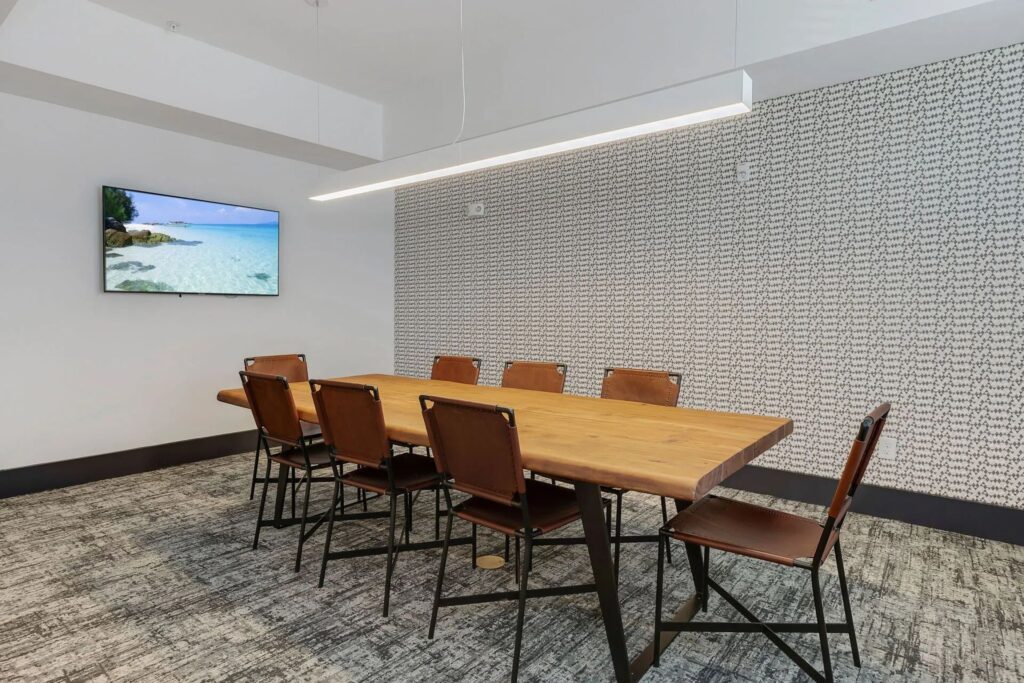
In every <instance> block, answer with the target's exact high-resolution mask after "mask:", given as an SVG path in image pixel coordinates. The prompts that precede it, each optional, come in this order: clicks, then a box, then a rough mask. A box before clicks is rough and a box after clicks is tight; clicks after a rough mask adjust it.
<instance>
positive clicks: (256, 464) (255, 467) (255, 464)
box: [249, 434, 260, 500]
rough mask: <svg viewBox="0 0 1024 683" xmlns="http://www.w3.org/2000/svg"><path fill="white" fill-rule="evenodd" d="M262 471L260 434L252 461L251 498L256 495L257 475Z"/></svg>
mask: <svg viewBox="0 0 1024 683" xmlns="http://www.w3.org/2000/svg"><path fill="white" fill-rule="evenodd" d="M259 473H260V435H259V434H257V435H256V457H255V458H253V461H252V481H251V482H249V500H252V499H253V498H254V497H255V496H256V477H257V476H259Z"/></svg>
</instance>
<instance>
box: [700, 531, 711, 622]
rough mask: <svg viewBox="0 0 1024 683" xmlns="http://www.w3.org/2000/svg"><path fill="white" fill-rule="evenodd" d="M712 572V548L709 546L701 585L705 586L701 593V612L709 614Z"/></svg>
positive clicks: (705, 551) (706, 547)
mask: <svg viewBox="0 0 1024 683" xmlns="http://www.w3.org/2000/svg"><path fill="white" fill-rule="evenodd" d="M710 570H711V548H710V547H709V546H704V577H703V583H702V584H701V585H702V586H703V589H702V592H701V600H700V610H701V611H702V612H707V611H708V593H709V592H710V591H708V577H709V576H711V571H710Z"/></svg>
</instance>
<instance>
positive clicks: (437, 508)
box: [434, 487, 441, 541]
mask: <svg viewBox="0 0 1024 683" xmlns="http://www.w3.org/2000/svg"><path fill="white" fill-rule="evenodd" d="M440 538H441V488H440V487H438V488H436V489H434V540H435V541H437V540H439V539H440Z"/></svg>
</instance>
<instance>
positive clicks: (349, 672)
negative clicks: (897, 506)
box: [0, 455, 1024, 683]
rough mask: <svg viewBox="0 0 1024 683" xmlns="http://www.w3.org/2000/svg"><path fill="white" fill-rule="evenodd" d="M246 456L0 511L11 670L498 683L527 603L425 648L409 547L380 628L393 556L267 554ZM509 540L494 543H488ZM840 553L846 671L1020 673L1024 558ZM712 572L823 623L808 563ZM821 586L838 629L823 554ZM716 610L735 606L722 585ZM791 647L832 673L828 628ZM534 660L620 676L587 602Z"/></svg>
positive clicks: (495, 576)
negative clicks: (850, 610) (855, 648)
mask: <svg viewBox="0 0 1024 683" xmlns="http://www.w3.org/2000/svg"><path fill="white" fill-rule="evenodd" d="M250 463H251V460H250V456H248V455H239V456H235V457H229V458H223V459H220V460H214V461H207V462H202V463H196V464H191V465H185V466H181V467H175V468H171V469H166V470H161V471H158V472H150V473H146V474H141V475H137V476H132V477H124V478H120V479H113V480H108V481H102V482H97V483H94V484H88V485H84V486H77V487H73V488H68V489H63V490H57V491H51V492H46V493H41V494H35V495H30V496H23V497H20V498H12V499H7V500H3V501H0V553H2V556H3V560H2V562H0V605H2V611H0V680H4V681H14V680H17V681H132V680H160V681H178V680H180V681H199V680H204V681H206V680H215V681H241V680H296V681H317V680H331V681H425V680H429V681H446V682H447V681H495V680H505V679H507V677H508V674H509V668H510V664H511V651H512V635H513V628H514V603H508V602H506V603H492V604H487V605H479V606H473V607H454V608H448V609H443V610H442V612H441V615H440V619H439V624H438V634H437V637H436V638H435V640H434V641H428V640H427V638H426V630H427V622H428V619H429V613H430V599H431V592H432V587H433V582H434V579H435V576H436V571H437V561H438V555H439V551H436V550H428V551H421V552H417V553H408V554H405V555H403V556H401V557H400V559H399V561H398V565H397V569H396V579H395V584H394V592H393V594H392V616H391V617H390V618H388V619H385V618H383V617H381V615H380V608H381V601H382V594H383V592H382V590H383V589H382V577H383V564H384V562H383V558H381V557H370V558H360V559H354V560H348V561H344V562H337V563H334V564H332V565H331V566H330V567H329V568H328V574H327V583H326V584H325V586H324V588H322V589H320V590H317V588H316V578H317V572H318V569H319V552H320V550H321V548H322V542H323V534H322V533H320V534H318V535H317V536H316V537H314V538H313V539H312V541H311V542H310V545H309V546H307V554H306V560H305V563H304V565H303V568H302V571H301V572H300V573H298V574H295V573H293V572H292V567H291V565H292V562H293V558H294V550H295V541H296V534H295V532H296V531H297V530H296V529H295V528H294V527H293V528H291V529H286V530H277V529H273V528H267V529H265V530H264V532H263V536H262V539H261V544H260V548H259V550H257V551H253V550H251V549H250V546H251V542H252V532H253V526H254V520H255V515H256V503H255V502H250V501H248V500H246V495H245V493H246V492H247V487H248V480H247V478H248V471H249V467H250ZM329 489H330V485H329V484H321V485H320V486H319V491H320V494H319V495H315V499H316V504H315V505H313V506H312V507H313V509H323V508H324V507H325V506H326V501H327V500H328V499H329ZM314 490H315V491H316V489H314ZM723 493H724V494H725V495H742V497H743V498H745V499H750V500H759V501H764V500H766V499H764V498H763V497H756V496H751V495H747V494H734V493H733V492H727V491H726V492H723ZM626 501H627V510H626V526H627V528H628V529H631V530H637V531H639V530H641V529H644V528H653V527H654V526H656V524H657V522H658V520H659V518H660V515H659V510H658V508H657V503H656V499H652V498H648V497H646V496H640V495H635V494H634V495H630V496H627V498H626ZM774 502H775V503H776V504H777V505H779V506H780V507H782V508H784V509H788V510H794V511H800V512H804V513H807V514H815V513H817V512H819V511H818V510H814V509H813V508H811V507H809V506H806V505H801V504H795V503H789V502H785V501H774ZM375 507H381V505H380V501H376V502H375ZM432 507H433V500H432V497H429V496H428V497H425V498H424V499H423V500H421V501H420V502H419V503H418V505H417V509H416V513H417V519H418V520H422V521H420V522H419V523H418V524H417V526H416V527H415V529H414V533H413V536H414V539H415V538H421V539H422V538H424V537H426V536H428V535H432V531H433V525H432V524H431V523H430V522H429V521H428V520H429V518H430V516H431V513H432ZM458 529H459V527H458V526H457V527H456V533H458ZM384 530H385V523H384V521H383V520H369V521H362V522H350V523H348V524H347V525H346V526H345V527H342V531H341V532H339V533H338V535H337V536H336V538H337V539H339V540H340V541H341V543H343V544H344V545H345V546H346V547H354V546H356V545H358V544H362V543H373V544H376V543H379V542H381V541H382V540H383V537H384ZM570 533H574V534H578V530H576V529H573V530H571V531H570ZM501 543H502V542H501V541H500V539H499V538H498V537H496V536H490V535H483V534H482V536H481V544H482V551H497V550H498V549H499V548H500V547H501ZM844 546H845V554H846V556H847V565H848V569H847V571H848V572H849V573H850V581H851V592H852V600H853V606H854V614H855V617H856V623H857V628H858V635H859V640H860V643H861V657H862V659H863V662H864V668H863V669H861V670H858V669H856V668H854V666H853V663H852V661H851V658H850V650H849V643H848V641H847V640H846V638H845V636H843V635H840V634H835V635H833V636H832V645H833V647H832V652H833V661H834V662H835V667H836V675H837V680H842V681H894V680H896V681H899V680H914V681H938V680H942V681H949V680H965V681H966V680H970V681H976V680H977V681H1020V680H1024V604H1022V603H1024V598H1022V590H1021V580H1022V579H1021V577H1022V576H1024V548H1022V547H1018V546H1012V545H1007V544H1003V543H995V542H990V541H983V540H979V539H976V538H971V537H966V536H959V535H956V534H949V533H944V532H938V531H934V530H930V529H926V528H921V527H914V526H910V525H907V524H902V523H897V522H890V521H885V520H881V519H876V518H872V517H864V516H858V515H852V516H851V518H850V519H849V520H848V523H847V527H846V530H845V532H844ZM678 557H679V560H677V562H679V561H680V560H681V559H682V557H683V553H682V552H681V549H680V553H679V555H678ZM655 559H656V551H655V548H654V546H653V545H647V544H643V545H631V546H626V548H625V549H624V551H623V568H622V580H621V598H622V602H623V612H624V615H625V619H626V629H627V635H628V638H629V647H630V651H631V653H633V654H635V653H637V652H638V651H639V650H640V649H641V648H642V647H643V646H644V645H646V643H647V640H648V638H649V637H650V635H651V618H652V612H653V601H654V588H653V584H654V575H655V574H654V565H655ZM534 569H535V571H534V574H532V575H531V586H535V587H543V586H551V585H557V584H562V583H578V582H585V581H588V580H589V578H590V577H589V563H588V561H587V556H586V551H585V549H584V548H583V547H579V546H577V547H572V548H558V547H555V548H551V547H548V548H540V549H538V550H537V553H536V558H535V568H534ZM712 573H713V575H714V576H716V577H717V578H718V580H719V582H720V583H722V584H723V585H724V586H725V587H726V588H729V589H731V590H732V592H733V593H734V594H735V595H737V596H738V597H739V598H741V599H742V600H744V602H746V603H747V604H748V605H749V606H750V607H751V608H753V609H754V610H755V611H756V612H758V613H759V614H761V615H762V616H768V615H771V614H774V615H776V616H775V617H774V619H775V620H779V621H782V620H809V619H811V618H813V606H812V602H811V593H810V584H809V580H808V578H807V575H806V573H804V572H801V571H795V570H788V571H787V570H784V569H781V568H777V567H774V566H771V565H768V564H766V563H762V562H756V561H752V560H742V559H735V558H731V559H730V558H726V557H725V556H718V557H717V558H716V557H715V555H712ZM667 576H668V577H669V581H670V585H671V586H672V590H671V592H670V598H669V600H668V601H667V603H666V604H668V605H674V604H677V603H678V602H681V601H682V600H683V599H684V598H685V597H686V596H688V595H689V593H690V592H691V590H692V589H691V581H690V578H689V575H688V572H687V571H685V568H684V567H683V566H681V565H677V566H675V567H672V568H670V569H669V571H668V573H667ZM512 587H513V582H512V575H511V569H510V568H505V569H501V570H497V571H486V570H480V569H477V570H472V569H471V568H470V560H469V549H468V547H465V546H463V547H460V548H455V549H453V551H452V556H451V561H450V563H449V572H448V580H447V584H446V593H447V594H452V593H457V592H476V591H486V590H506V589H511V588H512ZM824 589H825V597H826V603H827V609H828V611H829V613H830V616H831V617H832V618H833V619H834V620H837V621H838V620H840V618H841V613H842V607H841V602H840V596H839V586H838V582H837V580H836V577H835V570H834V564H832V563H831V562H829V564H828V566H827V568H826V576H825V579H824ZM708 616H709V618H715V619H733V618H735V617H737V615H734V614H733V613H731V610H730V609H729V607H728V605H726V604H724V602H723V601H722V600H721V599H716V597H715V596H712V600H711V610H710V614H709V615H708ZM698 618H705V617H703V616H700V617H698ZM790 641H791V642H795V643H796V647H797V649H798V650H799V651H800V652H801V653H802V654H803V655H804V656H806V657H808V658H809V659H810V660H811V661H812V662H814V663H816V664H819V663H820V657H819V656H818V654H817V652H818V651H817V640H816V636H814V635H791V636H790ZM523 664H524V669H523V671H522V676H521V680H532V681H605V680H610V661H609V656H608V648H607V645H606V641H605V639H604V634H603V629H602V625H601V622H600V618H599V614H598V610H597V600H596V597H595V596H593V595H583V596H571V597H560V598H548V599H536V600H532V601H531V602H530V603H528V607H527V616H526V627H525V637H524V645H523ZM644 680H645V681H651V682H652V683H656V682H658V681H768V680H770V681H800V680H806V678H805V677H804V676H803V675H802V674H801V673H800V672H799V670H798V669H797V668H796V666H795V665H793V664H792V663H791V662H790V661H789V660H788V659H787V658H786V657H785V656H783V655H781V654H780V653H778V651H777V650H776V649H775V648H774V646H772V645H771V644H769V643H768V641H767V640H766V639H764V638H763V637H761V636H760V635H755V634H748V635H726V634H717V635H715V634H692V635H691V634H683V635H680V636H679V638H678V639H677V640H676V641H675V642H674V643H673V644H672V646H671V647H670V648H669V649H668V651H667V652H666V653H665V655H663V660H662V666H661V668H660V669H652V670H651V671H650V673H648V675H647V676H646V677H645V678H644Z"/></svg>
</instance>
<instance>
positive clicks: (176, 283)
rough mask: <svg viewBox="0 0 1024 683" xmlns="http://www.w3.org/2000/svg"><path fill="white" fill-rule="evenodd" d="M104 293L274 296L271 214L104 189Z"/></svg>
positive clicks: (275, 222)
mask: <svg viewBox="0 0 1024 683" xmlns="http://www.w3.org/2000/svg"><path fill="white" fill-rule="evenodd" d="M102 204H103V215H102V217H101V221H100V222H101V228H100V229H101V232H102V234H103V291H105V292H157V293H164V294H227V295H245V296H277V293H278V286H277V277H278V227H279V218H280V216H279V214H278V212H277V211H268V210H266V209H254V208H251V207H248V206H235V205H234V204H222V203H220V202H208V201H203V200H199V199H188V198H185V197H174V196H171V195H165V194H157V193H155V192H140V191H139V190H129V189H127V188H123V187H109V186H106V185H104V186H103V201H102Z"/></svg>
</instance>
